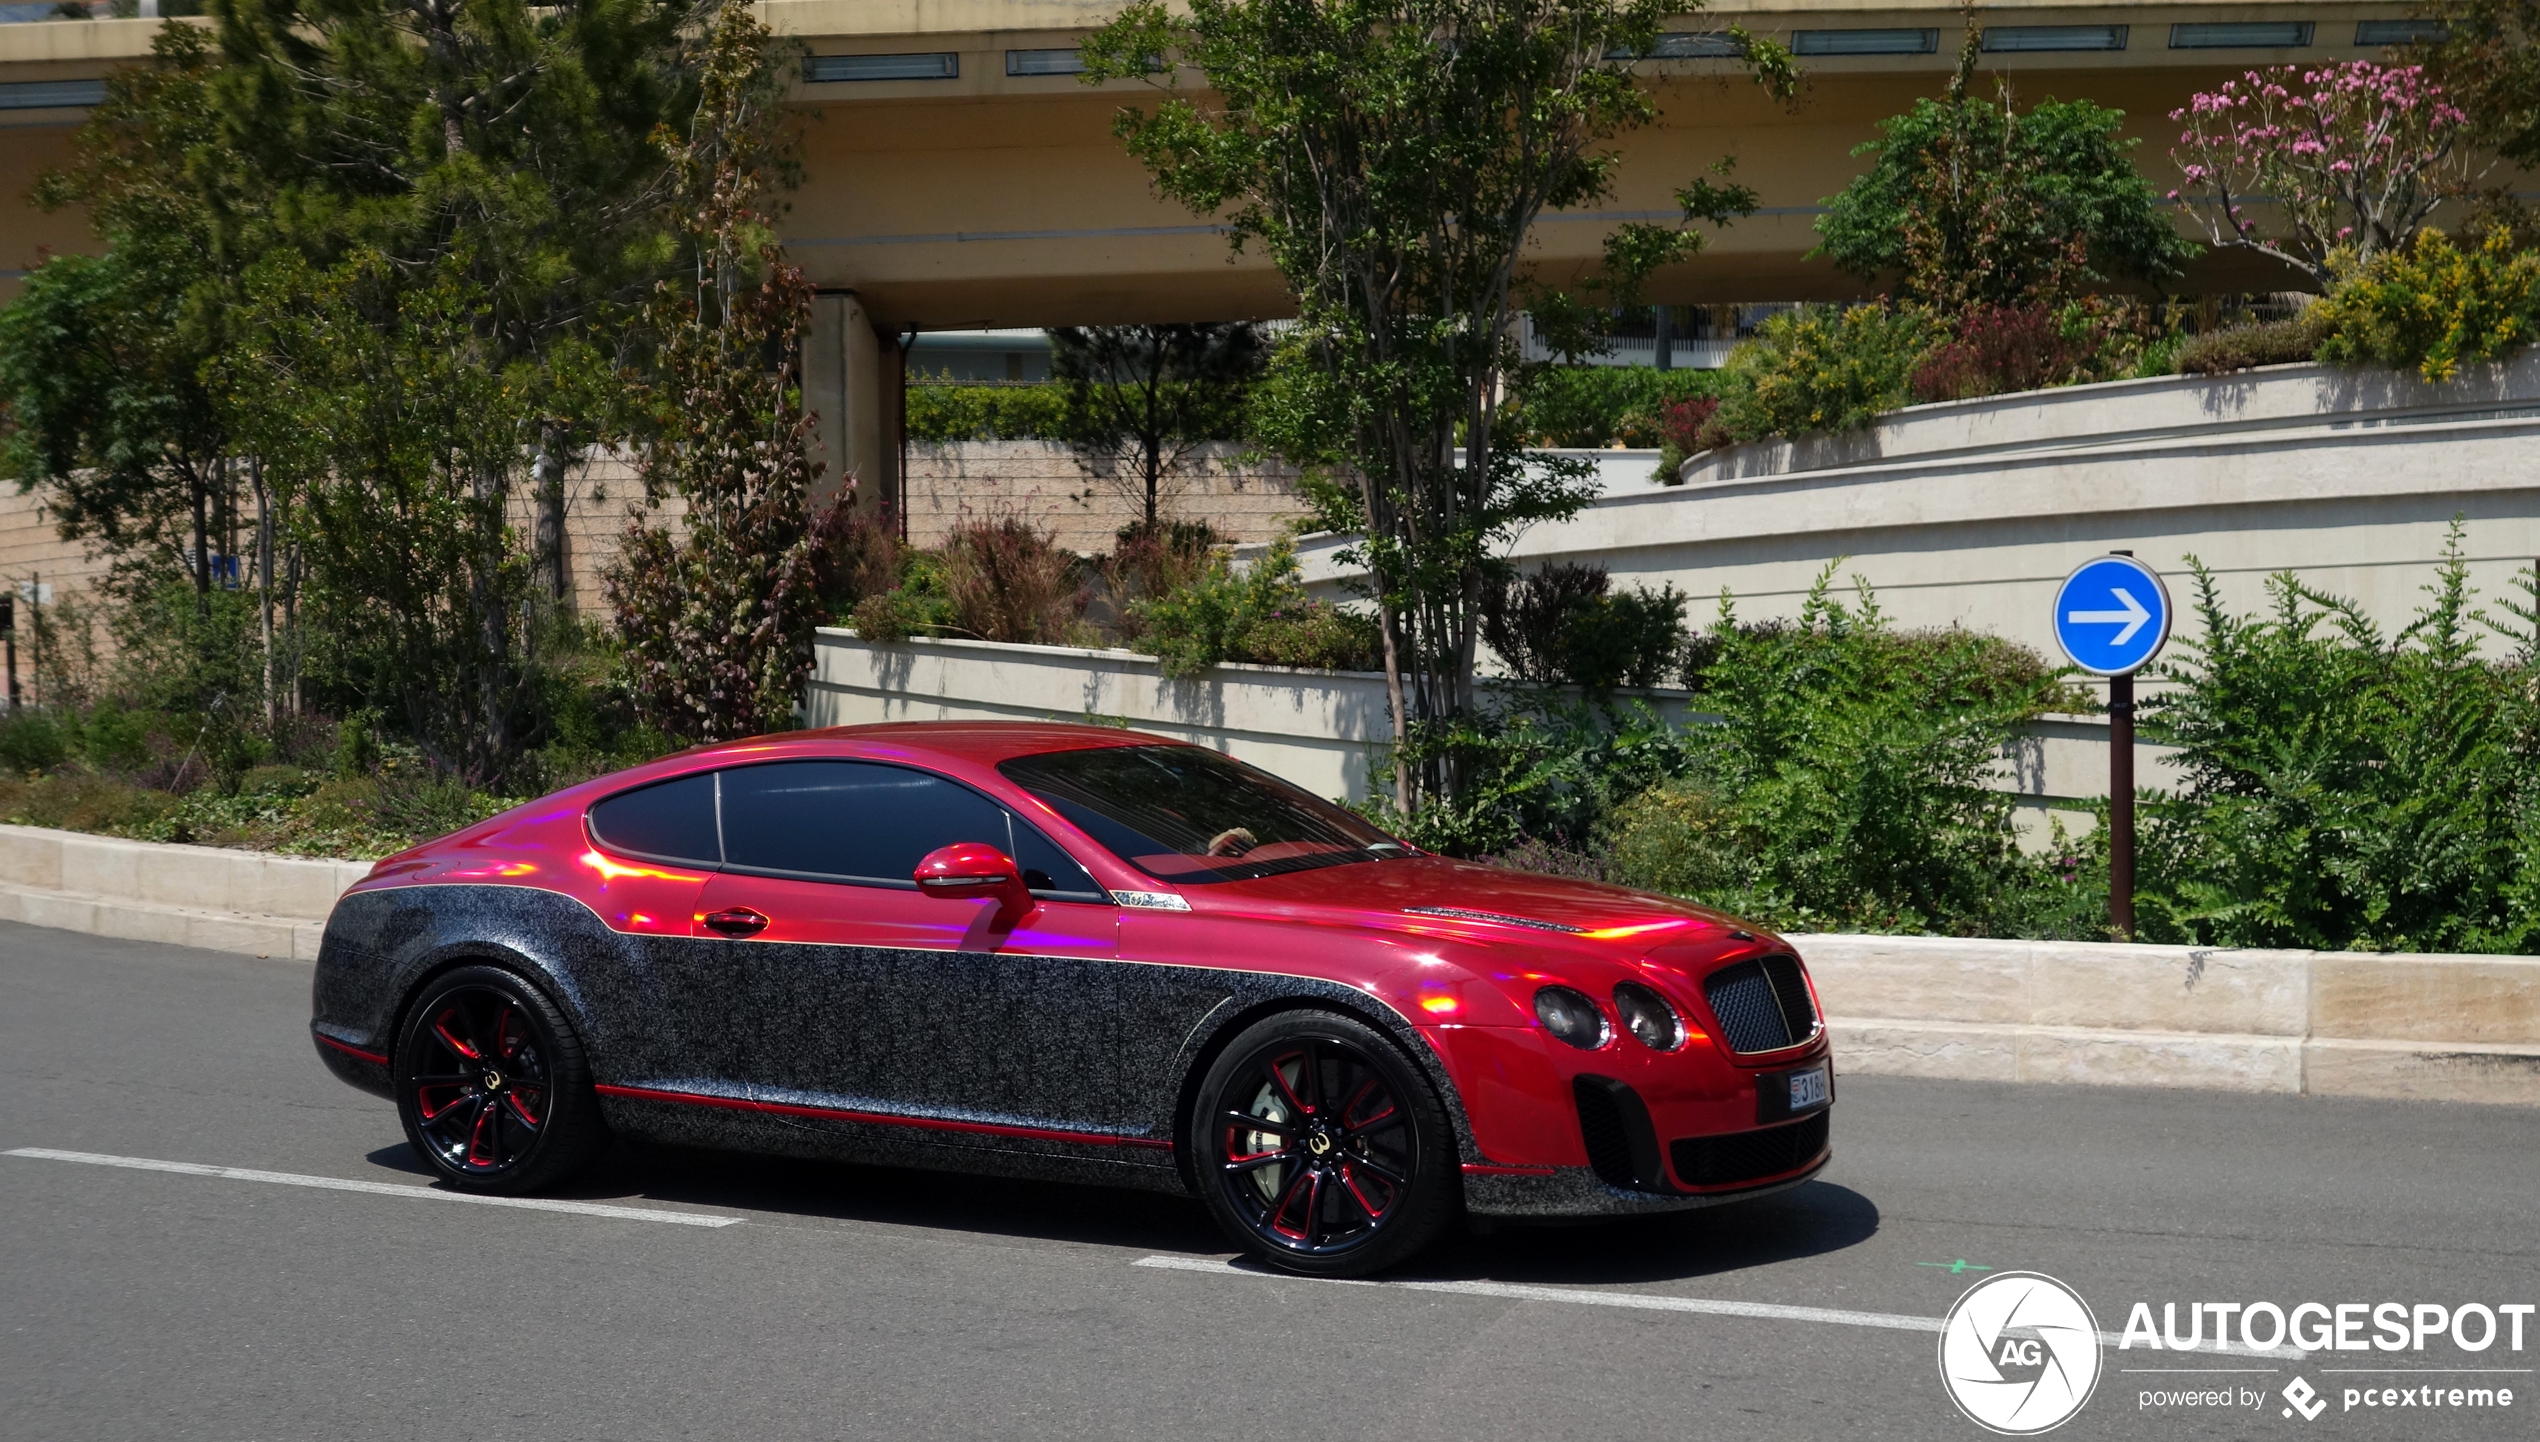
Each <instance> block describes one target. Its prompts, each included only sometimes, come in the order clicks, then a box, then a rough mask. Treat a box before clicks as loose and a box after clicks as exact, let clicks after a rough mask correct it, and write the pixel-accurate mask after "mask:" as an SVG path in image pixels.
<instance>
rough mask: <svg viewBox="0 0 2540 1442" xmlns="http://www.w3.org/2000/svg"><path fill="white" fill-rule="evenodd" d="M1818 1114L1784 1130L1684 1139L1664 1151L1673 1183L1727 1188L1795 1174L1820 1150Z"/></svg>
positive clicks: (1823, 1116)
mask: <svg viewBox="0 0 2540 1442" xmlns="http://www.w3.org/2000/svg"><path fill="white" fill-rule="evenodd" d="M1831 1115H1832V1113H1830V1112H1819V1113H1817V1114H1816V1115H1815V1116H1813V1117H1806V1118H1803V1119H1801V1120H1799V1121H1795V1122H1792V1123H1790V1124H1789V1125H1787V1126H1779V1127H1766V1128H1764V1129H1763V1130H1762V1131H1758V1132H1732V1133H1730V1134H1729V1135H1727V1136H1724V1137H1684V1138H1681V1139H1679V1140H1678V1141H1677V1142H1676V1144H1675V1145H1674V1146H1673V1147H1671V1148H1669V1149H1668V1150H1669V1152H1670V1156H1669V1158H1668V1160H1670V1161H1672V1162H1674V1163H1675V1164H1676V1180H1677V1181H1679V1182H1682V1183H1683V1184H1684V1185H1686V1186H1688V1187H1731V1186H1735V1185H1737V1184H1738V1183H1739V1182H1758V1181H1762V1180H1763V1179H1765V1178H1766V1177H1777V1176H1780V1175H1782V1174H1783V1173H1785V1172H1795V1171H1797V1170H1799V1169H1800V1168H1801V1167H1804V1166H1806V1165H1808V1164H1809V1163H1810V1162H1812V1161H1815V1160H1816V1159H1817V1155H1818V1153H1820V1152H1823V1151H1824V1150H1825V1149H1826V1135H1827V1130H1828V1128H1827V1119H1828V1118H1829V1117H1830V1116H1831Z"/></svg>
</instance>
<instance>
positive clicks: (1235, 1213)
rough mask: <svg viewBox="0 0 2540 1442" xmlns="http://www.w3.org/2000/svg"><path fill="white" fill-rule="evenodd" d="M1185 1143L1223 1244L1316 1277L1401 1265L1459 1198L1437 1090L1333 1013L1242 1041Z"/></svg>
mask: <svg viewBox="0 0 2540 1442" xmlns="http://www.w3.org/2000/svg"><path fill="white" fill-rule="evenodd" d="M1189 1144H1190V1148H1191V1150H1190V1155H1191V1157H1192V1161H1193V1170H1194V1171H1195V1172H1196V1173H1197V1177H1196V1180H1197V1181H1198V1182H1199V1184H1200V1195H1201V1197H1202V1199H1203V1200H1204V1201H1205V1202H1206V1203H1207V1205H1208V1209H1209V1212H1210V1214H1211V1215H1213V1216H1215V1217H1216V1219H1217V1222H1218V1225H1219V1226H1221V1227H1223V1228H1224V1229H1225V1230H1226V1233H1227V1235H1229V1236H1231V1237H1233V1238H1234V1239H1235V1240H1236V1241H1237V1242H1238V1243H1239V1244H1241V1245H1242V1246H1243V1247H1245V1248H1246V1249H1247V1250H1249V1251H1251V1252H1253V1253H1254V1254H1255V1255H1257V1256H1259V1257H1261V1258H1262V1259H1263V1260H1265V1261H1267V1262H1269V1263H1271V1264H1272V1265H1274V1266H1277V1267H1281V1268H1284V1269H1286V1270H1288V1271H1292V1272H1302V1273H1306V1274H1308V1275H1311V1276H1321V1277H1352V1276H1360V1275H1363V1274H1365V1273H1368V1272H1374V1271H1379V1270H1382V1269H1383V1268H1386V1267H1390V1266H1392V1265H1394V1264H1395V1263H1397V1262H1400V1261H1402V1260H1403V1259H1405V1258H1407V1257H1409V1256H1410V1255H1411V1254H1412V1253H1414V1252H1417V1251H1418V1250H1420V1248H1422V1247H1424V1246H1426V1245H1428V1243H1429V1242H1430V1241H1431V1240H1432V1239H1434V1238H1435V1237H1436V1236H1437V1234H1438V1233H1439V1231H1440V1230H1441V1229H1443V1228H1444V1226H1445V1225H1446V1223H1447V1221H1448V1219H1449V1218H1450V1217H1452V1216H1453V1215H1454V1213H1455V1209H1456V1206H1457V1202H1458V1199H1459V1198H1458V1188H1457V1186H1456V1181H1457V1172H1456V1154H1455V1142H1454V1138H1453V1135H1452V1133H1451V1131H1450V1129H1449V1127H1448V1125H1447V1119H1446V1109H1445V1108H1444V1107H1443V1106H1441V1105H1440V1104H1439V1102H1438V1098H1437V1093H1436V1091H1435V1090H1434V1089H1433V1088H1432V1087H1431V1086H1430V1085H1429V1083H1428V1080H1427V1078H1425V1077H1423V1076H1421V1075H1420V1073H1419V1071H1418V1069H1417V1068H1416V1067H1414V1066H1413V1065H1412V1064H1411V1061H1410V1059H1409V1058H1407V1057H1405V1056H1404V1055H1403V1054H1402V1051H1401V1049H1400V1048H1398V1047H1396V1046H1395V1045H1394V1044H1393V1043H1392V1042H1391V1041H1389V1040H1387V1039H1386V1038H1385V1037H1384V1036H1383V1035H1381V1034H1380V1033H1378V1032H1377V1031H1376V1030H1375V1029H1374V1028H1372V1027H1370V1026H1367V1025H1366V1024H1365V1023H1363V1022H1359V1021H1356V1020H1354V1019H1352V1018H1349V1017H1346V1016H1342V1015H1339V1014H1337V1013H1334V1012H1326V1011H1294V1012H1283V1013H1281V1014H1279V1015H1277V1016H1272V1017H1268V1018H1265V1019H1264V1020H1262V1021H1260V1022H1257V1023H1255V1024H1254V1025H1252V1026H1250V1027H1248V1028H1246V1029H1245V1030H1244V1032H1243V1033H1242V1034H1241V1035H1240V1036H1237V1037H1236V1038H1235V1039H1234V1041H1233V1042H1232V1043H1230V1044H1229V1045H1228V1046H1227V1047H1226V1049H1225V1050H1224V1051H1223V1052H1221V1053H1219V1055H1218V1058H1217V1060H1216V1062H1215V1064H1214V1065H1212V1066H1210V1067H1209V1069H1208V1073H1207V1075H1206V1076H1205V1077H1204V1078H1203V1079H1202V1080H1201V1082H1200V1087H1199V1093H1198V1101H1197V1104H1196V1105H1195V1106H1194V1107H1193V1109H1192V1114H1191V1126H1190V1138H1189Z"/></svg>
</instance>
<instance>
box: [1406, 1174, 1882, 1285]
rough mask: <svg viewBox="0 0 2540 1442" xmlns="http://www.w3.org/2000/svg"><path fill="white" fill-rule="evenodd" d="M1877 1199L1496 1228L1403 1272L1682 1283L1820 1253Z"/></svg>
mask: <svg viewBox="0 0 2540 1442" xmlns="http://www.w3.org/2000/svg"><path fill="white" fill-rule="evenodd" d="M1878 1229H1879V1209H1878V1205H1877V1204H1876V1203H1874V1202H1872V1201H1871V1200H1870V1199H1869V1198H1868V1197H1865V1196H1863V1195H1861V1194H1860V1193H1859V1192H1856V1191H1854V1190H1852V1189H1851V1188H1850V1187H1846V1186H1839V1185H1837V1184H1835V1183H1833V1182H1824V1181H1817V1182H1810V1183H1808V1184H1807V1185H1806V1186H1802V1187H1796V1188H1793V1189H1792V1190H1790V1191H1787V1192H1780V1193H1776V1194H1775V1195H1773V1196H1769V1197H1759V1198H1757V1199H1756V1200H1754V1201H1751V1202H1731V1203H1729V1204H1727V1205H1725V1206H1718V1207H1704V1208H1701V1209H1699V1210H1697V1211H1690V1212H1670V1213H1663V1214H1660V1215H1657V1216H1645V1217H1629V1218H1624V1219H1620V1220H1616V1221H1610V1222H1590V1223H1580V1224H1567V1225H1560V1226H1542V1225H1535V1226H1528V1225H1522V1224H1516V1225H1512V1224H1503V1225H1501V1226H1499V1227H1497V1228H1496V1229H1494V1230H1491V1231H1488V1232H1484V1233H1479V1234H1471V1235H1465V1236H1460V1237H1456V1238H1452V1239H1450V1240H1449V1241H1448V1242H1446V1243H1445V1244H1443V1245H1441V1246H1438V1247H1435V1248H1433V1249H1431V1250H1430V1251H1429V1252H1428V1253H1427V1254H1425V1255H1423V1256H1422V1257H1421V1258H1420V1259H1419V1260H1418V1261H1416V1262H1415V1263H1413V1265H1412V1266H1411V1267H1410V1268H1408V1269H1406V1270H1405V1271H1404V1272H1403V1273H1402V1274H1401V1275H1402V1276H1404V1277H1406V1278H1409V1277H1413V1276H1418V1277H1425V1278H1437V1279H1441V1280H1457V1281H1463V1280H1484V1281H1493V1282H1539V1283H1548V1284H1553V1285H1563V1284H1567V1285H1573V1286H1587V1285H1600V1284H1616V1283H1627V1282H1669V1281H1684V1280H1690V1279H1693V1278H1698V1277H1709V1276H1716V1275H1719V1274H1721V1273H1724V1272H1737V1271H1743V1270H1745V1269H1747V1268H1750V1267H1762V1266H1769V1265H1772V1264H1773V1263H1776V1262H1788V1261H1795V1260H1798V1259H1800V1258H1803V1257H1815V1256H1823V1255H1825V1254H1826V1253H1829V1252H1839V1251H1842V1250H1844V1249H1845V1248H1848V1247H1856V1246H1859V1245H1860V1244H1861V1243H1863V1242H1866V1241H1868V1240H1869V1239H1870V1238H1871V1237H1872V1236H1874V1235H1876V1234H1877V1232H1878Z"/></svg>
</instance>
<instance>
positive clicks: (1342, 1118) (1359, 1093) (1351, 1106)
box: [1332, 1076, 1393, 1131]
mask: <svg viewBox="0 0 2540 1442" xmlns="http://www.w3.org/2000/svg"><path fill="white" fill-rule="evenodd" d="M1383 1084H1384V1078H1383V1077H1379V1076H1370V1077H1368V1078H1367V1080H1365V1081H1363V1082H1360V1083H1359V1084H1358V1090H1356V1091H1354V1092H1351V1093H1350V1094H1349V1100H1348V1101H1345V1102H1343V1103H1341V1109H1340V1110H1339V1111H1338V1112H1336V1113H1334V1114H1333V1117H1332V1120H1334V1121H1336V1122H1338V1123H1340V1124H1341V1127H1342V1129H1343V1130H1346V1131H1354V1130H1356V1129H1357V1128H1359V1127H1362V1126H1364V1125H1366V1123H1364V1122H1353V1121H1351V1120H1350V1119H1349V1117H1350V1113H1352V1112H1354V1111H1357V1110H1358V1107H1359V1104H1360V1103H1362V1102H1364V1101H1366V1100H1367V1094H1368V1093H1369V1092H1371V1091H1374V1090H1375V1089H1376V1088H1377V1087H1379V1086H1382V1085H1383ZM1386 1103H1387V1104H1386V1107H1385V1111H1384V1114H1385V1115H1390V1114H1391V1113H1392V1111H1393V1106H1392V1098H1390V1097H1388V1098H1386Z"/></svg>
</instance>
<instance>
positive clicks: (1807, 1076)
mask: <svg viewBox="0 0 2540 1442" xmlns="http://www.w3.org/2000/svg"><path fill="white" fill-rule="evenodd" d="M1831 1080H1832V1078H1831V1076H1830V1074H1829V1073H1828V1072H1827V1070H1826V1068H1824V1067H1821V1066H1812V1067H1810V1068H1808V1070H1806V1071H1795V1072H1792V1073H1791V1074H1790V1109H1791V1110H1792V1111H1793V1112H1804V1111H1808V1110H1811V1109H1813V1108H1816V1107H1821V1106H1824V1105H1825V1104H1826V1103H1828V1102H1830V1101H1832V1100H1833V1099H1834V1093H1833V1088H1832V1086H1831V1085H1830V1083H1831Z"/></svg>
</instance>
